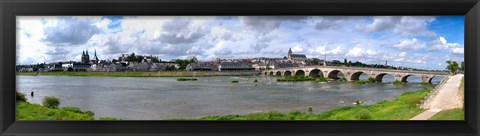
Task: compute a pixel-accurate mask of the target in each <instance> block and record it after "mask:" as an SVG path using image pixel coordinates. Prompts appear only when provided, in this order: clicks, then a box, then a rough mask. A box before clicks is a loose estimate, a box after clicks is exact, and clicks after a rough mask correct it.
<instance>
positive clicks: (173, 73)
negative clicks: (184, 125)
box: [16, 71, 256, 77]
mask: <svg viewBox="0 0 480 136" xmlns="http://www.w3.org/2000/svg"><path fill="white" fill-rule="evenodd" d="M16 75H22V76H37V74H36V73H35V72H17V73H16ZM253 75H256V72H244V71H238V72H219V71H195V72H192V71H161V72H130V71H129V72H40V73H38V76H108V77H205V76H253Z"/></svg>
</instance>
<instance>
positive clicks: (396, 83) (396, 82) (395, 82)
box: [393, 80, 405, 85]
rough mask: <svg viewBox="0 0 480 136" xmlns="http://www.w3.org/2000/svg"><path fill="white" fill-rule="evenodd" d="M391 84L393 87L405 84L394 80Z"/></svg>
mask: <svg viewBox="0 0 480 136" xmlns="http://www.w3.org/2000/svg"><path fill="white" fill-rule="evenodd" d="M393 84H394V85H404V84H405V83H404V82H402V81H399V80H395V81H393Z"/></svg>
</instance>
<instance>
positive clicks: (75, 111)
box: [15, 92, 120, 120]
mask: <svg viewBox="0 0 480 136" xmlns="http://www.w3.org/2000/svg"><path fill="white" fill-rule="evenodd" d="M16 100H17V102H16V108H15V110H16V112H15V117H16V119H17V120H95V118H94V116H95V113H93V112H91V111H81V110H80V108H77V107H62V108H56V106H51V107H47V106H42V105H39V104H34V103H29V102H27V99H26V98H25V94H22V93H18V92H17V94H16ZM45 104H46V102H45V100H44V105H45ZM58 104H60V103H58ZM98 120H120V119H118V118H113V117H103V118H99V119H98Z"/></svg>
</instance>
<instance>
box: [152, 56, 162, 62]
mask: <svg viewBox="0 0 480 136" xmlns="http://www.w3.org/2000/svg"><path fill="white" fill-rule="evenodd" d="M152 62H153V63H159V62H160V60H158V58H157V57H152Z"/></svg>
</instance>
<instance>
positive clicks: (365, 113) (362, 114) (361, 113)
mask: <svg viewBox="0 0 480 136" xmlns="http://www.w3.org/2000/svg"><path fill="white" fill-rule="evenodd" d="M356 117H357V118H358V119H361V120H365V119H372V116H371V115H370V112H369V111H368V110H366V109H363V108H362V109H360V110H359V111H358V112H357V114H356Z"/></svg>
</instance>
